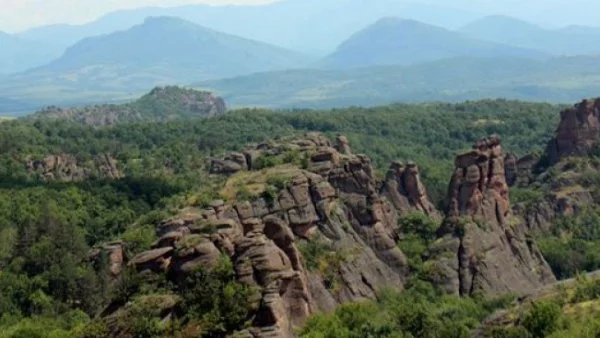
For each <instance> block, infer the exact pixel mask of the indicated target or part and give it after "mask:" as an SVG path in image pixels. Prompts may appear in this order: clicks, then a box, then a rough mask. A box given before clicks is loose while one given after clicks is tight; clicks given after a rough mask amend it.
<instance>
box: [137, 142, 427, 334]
mask: <svg viewBox="0 0 600 338" xmlns="http://www.w3.org/2000/svg"><path fill="white" fill-rule="evenodd" d="M344 140H345V138H342V137H338V142H337V144H336V145H337V148H338V149H339V151H338V150H336V148H334V147H332V145H331V144H330V142H329V141H328V140H327V139H326V138H324V137H322V136H321V135H318V134H308V135H306V137H305V138H302V139H294V140H288V141H286V142H285V143H282V144H263V145H258V146H256V147H254V148H253V149H250V150H248V149H247V150H246V151H245V152H244V154H245V155H246V156H245V158H246V159H248V154H249V153H251V152H254V153H258V154H259V156H264V155H265V154H271V155H273V156H278V155H279V156H285V154H286V152H287V151H290V150H291V151H298V150H299V151H303V152H305V153H306V154H312V155H310V159H309V163H308V165H307V168H306V170H301V169H286V168H278V167H274V168H267V169H265V170H261V171H259V172H255V173H256V175H257V176H261V175H265V176H267V177H260V178H262V179H264V181H265V182H269V177H271V178H272V177H278V178H279V179H281V177H285V180H286V181H285V184H284V187H283V188H281V189H280V190H278V191H277V193H276V194H275V195H273V194H266V193H262V194H261V193H259V195H258V198H254V199H251V200H238V201H237V202H234V203H231V204H229V203H224V202H223V201H216V202H215V203H213V205H212V207H211V208H210V209H208V210H206V211H203V212H196V213H194V212H185V213H184V214H185V215H187V216H182V217H176V218H174V219H171V220H168V221H165V222H162V223H161V224H160V225H158V227H157V234H158V235H159V237H160V239H159V240H158V241H157V242H156V243H155V244H154V249H153V250H151V251H148V252H145V253H142V254H140V255H138V256H137V257H135V258H133V259H132V260H131V261H130V263H129V264H130V265H131V266H133V267H135V268H136V269H137V270H138V271H148V272H151V271H155V272H163V271H164V272H167V274H168V275H170V276H171V278H172V279H173V280H175V281H177V280H180V279H181V278H184V277H185V275H186V274H187V273H189V272H190V271H192V270H193V269H195V268H197V267H199V266H203V267H211V266H214V264H216V262H217V261H218V259H219V257H220V255H221V253H225V254H227V255H228V256H229V257H230V258H231V260H232V262H233V264H234V267H235V271H236V275H237V277H238V279H239V280H240V281H241V282H243V283H247V284H249V285H253V286H255V287H257V288H258V290H260V297H259V298H258V299H257V304H255V305H256V307H257V308H258V310H257V311H256V313H255V319H254V322H253V328H252V329H249V330H248V332H249V333H251V334H252V335H253V336H254V337H292V336H293V332H294V328H297V327H298V326H300V325H302V324H303V322H304V321H305V319H306V318H307V317H308V316H310V315H312V314H314V313H317V312H320V311H330V310H333V309H334V308H335V307H336V306H337V305H338V304H340V303H342V302H348V301H356V300H360V299H366V298H371V299H372V298H374V297H375V292H376V291H377V290H378V289H380V288H382V287H386V286H390V287H394V288H396V289H402V288H403V285H404V282H405V279H406V278H407V274H408V265H407V261H406V258H405V256H404V254H403V253H402V252H401V251H400V249H399V248H398V247H397V245H396V242H397V239H398V236H399V234H398V233H397V211H396V208H394V206H393V205H392V204H390V203H389V202H388V201H387V199H386V198H385V197H384V196H382V195H381V194H379V193H378V186H379V184H378V183H377V182H376V180H375V175H374V169H373V166H372V164H371V161H370V159H369V158H368V157H366V156H363V155H353V154H351V153H350V148H349V146H348V144H347V142H343V141H344ZM340 141H342V142H340ZM346 141H347V140H346ZM277 154H278V155H277ZM238 159H239V162H241V159H242V156H240V155H235V156H232V155H230V156H228V158H227V159H226V160H227V161H231V162H235V161H236V160H238ZM213 163H214V162H213ZM236 163H237V162H236ZM246 163H248V165H247V166H246V168H245V169H244V170H247V169H248V168H252V164H251V161H247V162H246ZM237 164H240V166H242V167H243V165H242V163H237ZM396 169H397V170H396V174H397V175H396V176H390V183H389V190H390V191H389V193H390V194H392V193H393V194H394V195H393V196H395V197H397V198H398V199H401V200H402V202H400V204H399V206H400V208H399V209H398V210H400V211H401V212H404V211H409V209H411V208H412V209H413V210H420V211H423V212H427V213H434V212H435V211H434V209H433V207H432V206H431V203H429V202H428V201H427V199H426V193H425V191H424V189H423V186H422V184H421V183H420V180H419V177H418V170H417V169H416V167H415V166H414V165H409V166H407V167H406V170H404V171H400V168H396ZM213 171H214V170H213ZM228 174H231V173H228ZM391 180H397V183H398V185H393V184H392V182H391ZM266 189H268V187H267V188H266ZM392 189H395V190H394V192H392ZM265 191H268V190H265ZM310 245H322V246H324V247H326V248H328V250H329V254H330V255H332V256H334V257H336V258H333V259H329V260H325V261H324V263H323V264H326V265H325V267H321V268H320V267H318V266H317V267H315V266H307V264H306V262H305V259H306V258H305V257H303V248H305V247H307V246H310ZM311 259H312V260H314V259H315V257H311ZM319 259H320V260H321V261H322V260H323V258H319V257H317V260H319Z"/></svg>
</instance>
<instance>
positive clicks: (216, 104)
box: [31, 86, 225, 126]
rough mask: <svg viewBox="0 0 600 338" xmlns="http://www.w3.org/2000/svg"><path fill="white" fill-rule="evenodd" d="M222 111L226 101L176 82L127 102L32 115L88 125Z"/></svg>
mask: <svg viewBox="0 0 600 338" xmlns="http://www.w3.org/2000/svg"><path fill="white" fill-rule="evenodd" d="M224 113H225V102H224V101H223V99H222V98H220V97H216V96H214V95H212V94H211V93H208V92H202V91H197V90H193V89H186V88H181V87H176V86H168V87H156V88H154V89H153V90H152V91H151V92H150V93H148V94H146V95H144V96H142V97H141V98H140V99H138V100H136V101H133V102H130V103H126V104H120V105H117V104H104V105H93V106H84V107H75V108H61V107H56V106H51V107H47V108H45V109H43V110H41V111H39V112H37V113H35V114H34V115H33V116H32V117H31V118H34V119H35V118H44V119H61V120H65V121H72V122H76V123H82V124H86V125H91V126H106V125H114V124H118V123H131V122H140V121H168V120H174V119H182V118H192V117H209V116H216V115H222V114H224Z"/></svg>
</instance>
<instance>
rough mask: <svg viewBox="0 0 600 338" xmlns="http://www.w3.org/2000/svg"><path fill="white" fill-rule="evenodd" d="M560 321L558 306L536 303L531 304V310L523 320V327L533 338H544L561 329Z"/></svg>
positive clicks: (560, 314) (551, 303)
mask: <svg viewBox="0 0 600 338" xmlns="http://www.w3.org/2000/svg"><path fill="white" fill-rule="evenodd" d="M561 320H562V311H561V308H560V306H558V305H557V304H556V303H553V302H538V303H534V304H533V308H532V309H531V311H530V312H529V313H528V314H527V315H526V316H525V318H524V319H523V327H525V328H526V329H527V331H529V333H531V336H532V337H533V338H544V337H548V336H550V335H551V334H552V333H553V332H555V331H557V330H558V329H559V328H560V327H561V325H562V323H561Z"/></svg>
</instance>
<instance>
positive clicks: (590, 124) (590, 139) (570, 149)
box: [547, 99, 600, 164]
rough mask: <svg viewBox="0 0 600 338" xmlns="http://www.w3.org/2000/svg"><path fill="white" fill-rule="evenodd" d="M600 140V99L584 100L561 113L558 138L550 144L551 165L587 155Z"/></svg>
mask: <svg viewBox="0 0 600 338" xmlns="http://www.w3.org/2000/svg"><path fill="white" fill-rule="evenodd" d="M599 139H600V99H596V100H583V101H582V102H581V103H579V104H576V105H575V106H574V107H573V108H571V109H566V110H564V111H562V112H561V113H560V124H559V125H558V129H557V130H556V136H555V137H554V138H553V139H552V140H551V141H550V142H549V144H548V148H547V155H548V160H549V162H550V163H549V164H554V163H556V162H558V161H559V160H560V159H561V158H563V157H566V156H582V155H587V154H588V153H589V152H590V150H592V148H593V147H594V146H595V145H596V144H597V143H598V140H599Z"/></svg>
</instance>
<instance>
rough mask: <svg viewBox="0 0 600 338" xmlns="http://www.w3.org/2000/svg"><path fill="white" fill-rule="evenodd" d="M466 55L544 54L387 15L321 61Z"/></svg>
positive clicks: (337, 64) (347, 63)
mask: <svg viewBox="0 0 600 338" xmlns="http://www.w3.org/2000/svg"><path fill="white" fill-rule="evenodd" d="M458 56H469V57H503V56H509V57H543V56H546V55H544V54H543V53H541V52H538V51H535V50H531V49H524V48H517V47H512V46H510V45H501V44H497V43H493V42H487V41H482V40H478V39H474V38H471V37H468V36H466V35H464V34H462V33H459V32H454V31H450V30H447V29H444V28H442V27H437V26H432V25H428V24H425V23H422V22H418V21H414V20H404V19H399V18H393V17H388V18H384V19H380V20H378V21H377V22H376V23H374V24H373V25H371V26H369V27H367V28H365V29H363V30H361V31H360V32H358V33H356V34H354V35H352V36H351V37H350V38H349V39H348V40H346V41H345V42H343V43H342V44H341V45H340V46H339V47H338V48H337V50H336V51H335V52H334V53H333V54H331V55H330V56H328V57H327V58H325V60H323V61H322V62H321V66H322V67H325V68H356V67H368V66H376V65H394V64H396V65H398V64H400V65H402V64H416V63H422V62H429V61H435V60H441V59H446V58H453V57H458Z"/></svg>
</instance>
